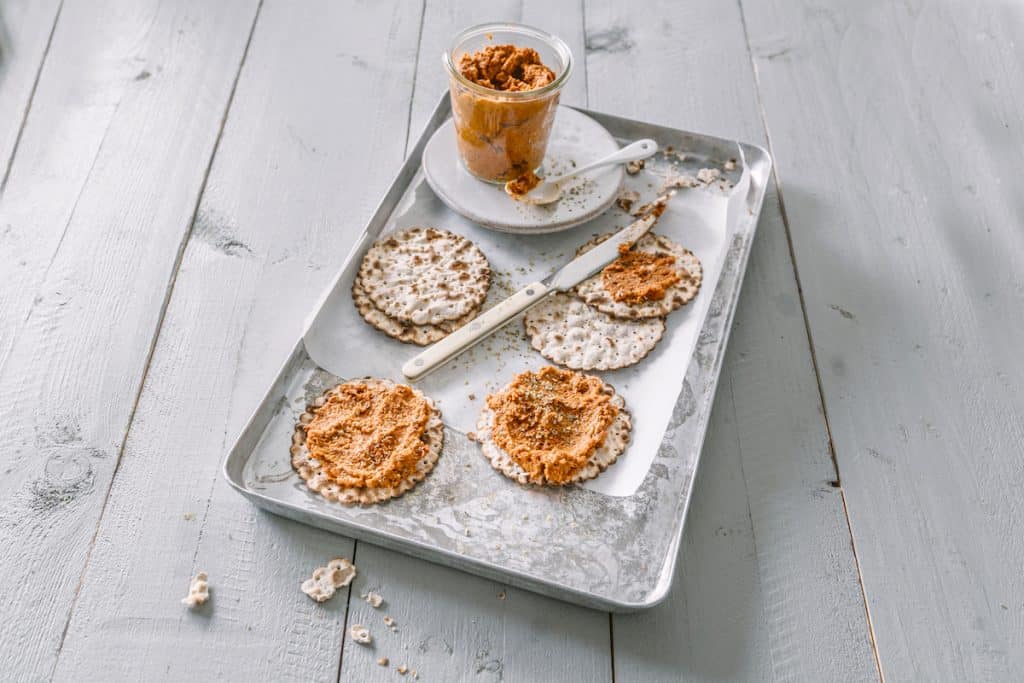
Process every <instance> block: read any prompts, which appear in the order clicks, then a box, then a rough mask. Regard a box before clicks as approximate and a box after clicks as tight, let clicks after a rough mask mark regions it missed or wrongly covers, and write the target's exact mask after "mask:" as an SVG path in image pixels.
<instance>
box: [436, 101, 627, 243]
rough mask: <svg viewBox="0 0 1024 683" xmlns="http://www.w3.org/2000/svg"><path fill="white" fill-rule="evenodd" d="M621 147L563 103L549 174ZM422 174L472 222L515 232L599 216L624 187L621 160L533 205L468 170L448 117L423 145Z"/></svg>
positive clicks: (546, 161) (550, 150) (559, 227)
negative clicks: (559, 194)
mask: <svg viewBox="0 0 1024 683" xmlns="http://www.w3.org/2000/svg"><path fill="white" fill-rule="evenodd" d="M618 149H619V144H618V143H617V142H616V141H615V139H614V138H613V137H612V136H611V134H610V133H609V132H608V131H607V130H605V129H604V128H603V127H602V126H601V125H600V124H599V123H597V122H596V121H594V120H593V119H592V118H590V117H589V116H585V115H583V114H581V113H579V112H578V111H576V110H575V109H570V108H569V107H559V108H558V112H557V114H556V115H555V126H554V128H553V130H552V131H551V140H550V142H549V143H548V153H547V156H546V157H545V158H544V172H545V173H546V174H549V175H550V174H555V175H558V174H561V173H564V172H566V171H568V170H571V169H572V168H573V164H574V163H575V165H576V166H583V165H585V164H588V163H590V162H591V161H595V160H597V159H600V158H601V157H604V156H607V155H609V154H611V153H613V152H615V151H617V150H618ZM423 175H424V177H425V178H426V179H427V183H429V184H430V187H431V189H433V190H434V192H435V193H436V194H437V196H438V197H439V198H440V199H441V201H443V202H444V203H445V204H447V205H448V208H450V209H451V210H452V211H455V212H456V213H459V214H462V215H463V216H465V217H466V218H468V219H469V220H471V221H473V222H474V223H478V224H480V225H482V226H485V227H488V228H491V229H493V230H500V231H501V232H512V233H520V234H525V233H533V234H537V233H545V232H557V231H559V230H565V229H567V228H571V227H572V226H574V225H579V224H580V223H583V222H584V221H588V220H590V219H591V218H594V217H595V216H598V215H600V214H601V213H603V212H604V211H605V209H607V208H608V207H609V206H611V204H612V202H614V201H615V197H616V196H618V194H619V189H620V188H621V187H622V182H623V178H624V177H625V171H624V169H623V168H622V166H621V165H618V166H610V167H605V168H600V169H597V170H595V171H592V172H590V173H588V174H586V176H585V177H582V178H576V179H574V180H572V181H570V182H569V183H567V184H566V185H565V186H564V187H563V190H564V191H563V194H562V198H561V199H560V200H559V201H558V202H556V203H554V204H550V205H548V206H531V205H529V204H524V203H523V202H517V201H516V200H514V199H512V198H511V197H509V196H508V195H507V194H505V189H504V187H502V186H500V185H491V184H490V183H485V182H483V181H482V180H478V179H476V178H474V177H473V176H472V175H470V173H469V171H467V170H466V169H465V168H464V167H463V166H462V162H460V161H459V156H458V152H457V150H456V148H455V126H454V124H453V123H452V120H451V119H448V121H446V122H445V123H444V124H442V125H441V127H440V128H438V129H437V131H435V132H434V135H433V137H431V139H430V142H428V143H427V146H426V147H425V148H424V150H423Z"/></svg>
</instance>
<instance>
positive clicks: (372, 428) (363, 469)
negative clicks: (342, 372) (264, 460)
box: [306, 383, 431, 488]
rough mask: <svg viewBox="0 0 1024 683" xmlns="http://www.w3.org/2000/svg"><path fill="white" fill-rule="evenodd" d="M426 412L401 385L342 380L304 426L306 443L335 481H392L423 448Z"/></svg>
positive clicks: (412, 466) (359, 484) (367, 484)
mask: <svg viewBox="0 0 1024 683" xmlns="http://www.w3.org/2000/svg"><path fill="white" fill-rule="evenodd" d="M430 416H431V407H430V405H429V404H428V403H427V401H426V400H425V399H424V398H423V397H421V396H418V395H417V394H416V393H415V392H414V391H413V390H412V389H411V388H410V387H407V386H405V385H403V384H399V385H394V386H382V385H365V384H359V383H352V384H342V385H341V386H339V387H338V389H337V391H335V392H332V393H331V394H330V396H329V397H328V398H327V401H326V402H325V403H324V405H323V406H321V407H319V408H317V409H316V410H315V411H314V417H313V419H312V421H310V423H309V424H308V425H306V448H307V450H308V451H309V454H310V456H312V457H314V458H316V459H317V460H319V461H320V462H321V463H323V465H324V471H325V472H326V473H327V475H328V476H329V477H330V478H331V479H332V480H333V481H335V482H336V483H337V484H338V485H340V486H344V487H354V488H379V487H388V486H396V485H398V484H399V483H400V482H401V481H403V480H404V479H406V478H407V477H408V476H409V475H411V474H412V473H413V472H415V470H416V463H417V462H419V461H420V459H421V458H422V457H423V456H424V455H426V453H427V444H426V442H424V441H423V439H422V436H423V434H424V431H425V430H426V426H427V421H428V420H429V419H430Z"/></svg>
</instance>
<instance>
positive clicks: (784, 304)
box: [586, 1, 877, 681]
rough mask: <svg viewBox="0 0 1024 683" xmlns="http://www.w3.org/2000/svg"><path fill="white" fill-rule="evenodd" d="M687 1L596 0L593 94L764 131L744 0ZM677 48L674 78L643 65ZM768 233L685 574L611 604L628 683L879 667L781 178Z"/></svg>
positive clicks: (714, 127) (818, 675)
mask: <svg viewBox="0 0 1024 683" xmlns="http://www.w3.org/2000/svg"><path fill="white" fill-rule="evenodd" d="M676 6H677V3H672V2H664V3H660V4H657V5H651V6H650V7H649V9H650V11H648V12H643V13H637V12H634V11H631V10H630V8H629V7H628V6H626V5H624V4H622V3H617V2H608V1H590V2H587V5H586V15H587V29H586V30H587V36H588V44H589V46H590V50H589V51H588V57H587V73H588V75H589V82H590V105H591V106H592V107H593V108H595V109H599V110H602V111H609V112H612V113H616V114H621V115H624V116H633V117H637V118H641V119H648V120H653V121H655V122H657V123H662V124H665V125H669V126H676V127H680V128H687V129H691V130H700V131H709V132H712V133H715V134H719V135H722V136H725V137H733V138H738V139H742V140H748V141H751V142H754V143H758V144H764V142H765V140H764V134H763V131H762V129H761V120H760V112H759V111H758V106H757V96H756V93H755V88H754V75H753V70H752V67H751V64H750V59H749V56H748V54H747V51H746V46H745V39H744V35H743V27H742V24H741V22H740V15H739V8H738V6H737V5H735V4H732V3H697V4H693V5H689V6H688V7H687V9H686V10H685V11H673V10H674V8H676ZM666 18H667V19H666ZM666 20H667V21H668V22H669V25H668V26H666V25H665V22H666ZM666 62H667V63H671V64H675V65H678V68H677V70H676V71H677V73H676V74H675V77H674V79H675V80H674V83H673V86H672V87H671V88H657V89H652V88H651V87H650V86H649V85H647V84H645V83H643V82H642V81H638V80H636V79H632V78H630V75H631V74H635V73H652V72H654V73H656V72H657V71H658V70H659V69H662V68H664V67H663V66H661V65H663V64H664V63H666ZM699 64H714V68H713V69H704V68H692V67H693V66H695V65H699ZM696 93H708V94H709V95H708V96H707V97H695V96H694V94H696ZM756 240H757V241H756V243H755V246H754V250H753V253H752V255H751V262H750V265H749V267H748V273H747V278H746V283H745V284H744V289H743V292H742V294H741V299H740V308H739V311H738V312H737V314H736V319H735V324H734V330H733V333H732V337H731V340H730V342H729V349H728V354H727V359H726V361H725V364H724V369H723V373H722V377H721V379H720V383H719V389H718V395H717V401H716V404H715V407H714V411H713V413H712V422H711V426H710V428H709V434H708V438H707V441H706V444H705V449H704V454H703V462H702V464H701V467H702V469H701V471H700V472H699V474H698V479H697V484H696V491H695V495H694V501H693V507H692V509H691V512H690V515H691V516H690V520H689V524H688V527H687V531H686V535H685V541H684V545H683V547H682V550H681V551H680V565H679V569H678V572H677V574H678V575H677V579H676V580H677V583H676V587H675V589H674V590H673V592H672V594H671V595H670V596H669V598H668V600H667V602H666V603H665V604H663V605H661V606H659V607H656V608H655V609H653V610H650V611H649V612H647V613H645V614H642V615H616V616H615V617H614V618H613V624H614V632H613V635H614V643H615V673H616V680H617V681H651V680H664V681H675V680H680V679H681V678H685V679H687V680H816V681H863V680H870V679H871V678H873V677H875V676H877V673H876V669H875V663H874V656H873V653H872V651H871V643H870V638H869V636H868V629H867V623H866V618H865V614H864V603H863V596H862V595H861V591H860V585H859V583H858V577H857V572H856V564H855V560H854V556H853V552H852V549H851V546H850V542H849V535H848V533H847V532H846V530H845V529H844V528H843V527H844V526H845V525H846V518H845V513H844V510H843V501H842V494H841V492H840V490H839V489H838V488H835V487H833V486H830V485H829V482H830V481H833V480H834V479H835V469H834V466H833V463H832V459H831V456H830V453H829V448H828V433H827V430H826V428H825V424H824V421H823V420H822V419H821V413H820V402H819V400H818V392H817V388H816V383H815V377H814V369H813V366H812V362H811V356H810V353H809V350H808V347H807V344H806V333H805V330H804V323H803V316H802V313H801V310H800V301H799V297H798V295H797V290H796V283H795V280H794V275H793V268H792V263H791V262H790V259H789V251H788V246H787V243H786V235H785V231H784V227H783V225H782V221H781V217H780V212H779V206H778V201H777V197H776V195H775V193H774V192H771V193H770V194H769V196H768V198H767V200H766V202H765V207H764V210H763V211H762V219H761V222H760V225H759V227H758V235H757V238H756ZM780 396H786V397H787V399H786V400H779V397H780ZM796 557H799V558H800V561H795V560H794V558H796Z"/></svg>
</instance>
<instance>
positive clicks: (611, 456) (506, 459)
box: [471, 383, 633, 486]
mask: <svg viewBox="0 0 1024 683" xmlns="http://www.w3.org/2000/svg"><path fill="white" fill-rule="evenodd" d="M604 392H605V393H606V394H610V395H611V397H612V398H611V402H612V404H613V405H615V406H618V408H619V413H618V415H616V416H615V420H614V421H612V423H611V424H610V425H609V426H608V433H607V434H606V435H605V438H604V442H603V443H602V444H601V445H600V446H598V447H597V448H596V449H594V452H593V454H591V456H590V460H588V461H587V464H585V465H584V466H583V467H581V468H580V469H579V471H577V472H576V474H575V475H574V476H573V478H572V479H571V480H569V481H567V482H565V483H552V482H549V481H547V480H546V479H542V480H541V481H532V480H531V479H530V475H529V474H527V472H526V470H524V469H523V468H522V467H520V466H519V464H518V463H517V462H516V461H515V460H513V459H512V456H510V455H509V454H508V453H507V452H505V450H504V449H502V448H501V446H499V445H498V444H496V443H495V442H494V436H493V434H492V429H493V427H494V411H493V410H491V408H490V407H489V406H488V405H487V402H486V401H485V402H484V407H483V409H482V410H481V411H480V416H479V417H478V418H477V423H476V433H475V434H472V435H471V436H472V437H473V439H474V440H475V441H477V442H479V443H480V449H481V450H482V451H483V454H484V457H485V458H487V459H488V460H489V461H490V463H491V466H492V467H493V468H494V469H496V470H498V471H499V472H501V473H502V474H504V475H505V476H506V477H508V478H509V479H511V480H513V481H516V482H518V483H520V484H536V485H538V486H544V485H547V486H568V485H569V484H578V483H580V482H583V481H587V480H588V479H593V478H594V477H596V476H597V475H599V474H601V473H602V472H604V471H605V470H606V469H608V468H609V467H610V466H611V465H613V464H614V463H615V461H616V460H618V458H619V456H620V455H622V452H623V451H625V450H626V446H628V445H629V433H630V430H631V429H632V427H633V421H632V419H631V418H630V415H629V411H628V410H626V401H625V400H624V399H623V398H622V397H621V396H619V395H618V394H617V393H615V389H614V388H612V386H611V385H610V384H607V383H605V385H604Z"/></svg>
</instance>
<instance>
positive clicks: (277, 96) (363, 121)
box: [0, 0, 1024, 682]
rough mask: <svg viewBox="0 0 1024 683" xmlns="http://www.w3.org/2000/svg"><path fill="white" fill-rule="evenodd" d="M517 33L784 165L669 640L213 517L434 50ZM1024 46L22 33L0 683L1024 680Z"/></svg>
mask: <svg viewBox="0 0 1024 683" xmlns="http://www.w3.org/2000/svg"><path fill="white" fill-rule="evenodd" d="M494 19H511V20H518V21H523V22H526V23H531V24H536V25H540V26H543V27H545V28H547V29H548V30H551V31H553V32H555V33H558V34H560V35H561V36H563V37H564V38H566V39H567V40H568V42H569V43H570V45H571V46H572V48H573V50H574V52H575V54H576V55H577V57H578V58H579V66H580V69H579V71H578V72H577V74H576V76H575V77H574V79H573V81H572V83H571V84H570V86H569V92H568V96H567V100H568V101H569V103H577V104H585V105H587V106H589V107H591V108H594V109H599V110H604V111H608V112H611V113H616V114H624V115H629V116H635V117H637V118H642V119H646V120H650V121H654V122H658V123H664V124H667V125H671V126H676V127H681V128H690V129H694V130H700V131H706V132H709V133H714V134H718V135H723V136H731V137H738V138H741V139H744V140H749V141H752V142H756V143H760V144H765V145H769V146H770V149H771V151H772V153H773V155H774V157H775V160H776V163H777V174H776V177H775V183H774V184H773V187H772V189H771V193H770V196H769V198H768V201H767V203H766V207H765V211H764V215H763V218H762V221H761V225H760V230H759V234H758V238H757V243H756V245H755V247H754V254H753V257H752V262H751V266H750V272H749V273H748V276H747V280H746V285H745V290H744V293H743V296H742V299H741V305H740V310H739V312H738V314H737V316H736V323H735V330H734V332H733V336H732V341H731V343H730V349H729V354H728V359H727V361H726V364H725V370H724V375H723V377H722V381H721V383H720V389H719V392H718V397H717V403H716V405H715V411H714V418H713V420H712V426H711V430H710V434H709V437H708V442H707V446H706V452H705V454H704V463H703V469H702V470H701V472H700V475H699V480H698V482H697V489H696V498H695V500H694V504H693V507H692V510H691V514H690V520H689V526H688V529H687V533H686V539H685V544H684V547H683V549H682V556H681V560H680V563H679V574H678V576H677V579H676V584H675V589H674V590H673V592H672V594H671V596H670V597H669V599H668V600H667V601H666V602H665V603H664V604H663V605H661V606H659V607H657V608H655V609H653V610H651V611H649V612H646V613H643V614H638V615H629V616H618V615H616V616H610V615H608V614H605V613H600V612H594V611H590V610H586V609H582V608H575V607H572V606H568V605H565V604H561V603H557V602H554V601H551V600H547V599H544V598H540V597H537V596H535V595H532V594H529V593H526V592H522V591H519V590H513V589H509V588H507V587H504V586H501V585H498V584H495V583H493V582H490V581H485V580H482V579H478V578H475V577H472V576H469V575H465V574H461V573H458V572H455V571H453V570H448V569H445V568H441V567H438V566H434V565H431V564H427V563H424V562H421V561H416V560H411V559H408V558H406V557H404V556H401V555H397V554H394V553H391V552H388V551H385V550H382V549H379V548H376V547H373V546H370V545H367V544H363V543H359V544H357V543H354V542H353V541H351V540H348V539H345V538H341V537H337V536H333V535H330V534H327V533H325V532H320V531H317V530H314V529H310V528H306V527H303V526H301V525H297V524H294V523H291V522H288V521H284V520H282V519H279V518H276V517H274V516H271V515H268V514H264V513H262V512H258V511H257V510H255V509H254V508H253V507H252V506H251V505H250V504H249V503H248V502H246V501H245V500H244V499H242V498H241V497H240V496H238V495H237V494H235V493H234V492H233V491H231V490H230V489H229V488H228V486H227V484H226V483H225V482H224V481H223V480H222V479H221V477H220V473H219V469H220V463H221V459H222V457H223V455H224V452H225V450H226V448H227V446H228V445H229V444H230V442H231V440H232V439H233V437H234V436H235V435H236V434H237V432H238V431H239V429H240V428H241V426H242V423H243V421H244V420H245V419H246V417H247V415H248V414H249V412H250V411H251V410H252V408H253V407H254V405H255V403H256V401H257V400H258V398H259V396H261V394H262V392H263V391H264V389H265V388H266V386H267V385H268V383H269V381H270V379H271V377H272V375H273V374H274V372H275V371H276V369H277V367H278V365H279V363H280V362H281V360H282V359H283V358H284V356H285V354H286V352H287V351H288V350H290V348H291V345H292V343H293V341H294V339H295V337H296V335H297V334H298V333H299V330H300V326H301V322H302V320H303V318H304V317H305V315H306V314H307V312H308V309H309V307H310V305H311V303H312V297H314V296H316V295H317V294H318V293H319V292H320V291H321V290H322V289H323V288H324V286H325V285H326V284H327V283H328V281H329V280H330V279H331V277H332V275H333V272H334V271H335V269H336V268H337V267H338V266H339V265H340V263H341V260H342V258H343V257H344V255H345V254H346V253H347V251H348V248H349V247H350V245H351V243H352V241H353V240H354V238H355V236H356V235H357V234H358V232H359V230H360V229H361V226H362V225H363V223H364V222H365V220H366V219H367V218H368V216H369V214H370V212H371V210H372V208H373V207H374V205H375V204H376V202H377V199H378V197H379V195H380V194H381V192H382V191H383V189H384V188H385V187H386V185H387V183H388V182H389V181H390V178H391V176H392V174H393V172H394V171H395V169H396V168H397V165H398V164H399V162H400V161H401V160H402V158H403V156H404V154H405V152H406V151H407V149H409V147H410V145H411V141H413V140H415V137H416V135H417V134H418V131H419V129H420V127H421V126H422V124H423V122H424V120H425V117H426V115H427V113H428V112H429V111H430V108H431V107H432V105H433V103H434V102H435V101H436V98H437V97H438V94H439V93H440V92H441V90H442V89H443V87H444V77H443V74H442V71H441V64H440V54H441V50H442V47H443V46H444V45H445V44H446V43H447V41H448V39H449V37H450V36H452V35H453V34H454V33H455V32H456V31H457V30H458V29H460V28H462V27H465V26H467V25H470V24H473V23H478V22H481V21H485V20H494ZM1022 44H1024V5H1020V4H1019V3H1011V2H1007V1H1003V2H978V3H968V2H918V1H916V0H910V1H909V2H899V3H895V2H856V3H854V2H843V1H841V0H803V1H801V0H739V2H736V1H732V0H727V1H723V2H715V1H708V0H703V1H692V2H690V1H687V2H673V1H671V0H658V1H656V2H646V3H642V4H641V3H626V2H621V1H617V0H582V1H581V0H572V1H571V2H564V3H563V2H556V1H555V0H544V1H541V0H493V1H492V2H488V3H479V2H477V3H470V2H462V3H458V2H445V1H441V0H425V1H421V0H416V1H409V2H405V1H399V0H388V1H384V2H382V1H375V2H370V1H369V0H366V1H363V2H358V1H353V0H346V1H344V2H332V1H328V0H321V1H319V2H303V3H298V2H296V3H289V2H285V1H283V0H230V1H226V2H202V1H200V0H194V1H193V2H188V1H184V0H180V1H176V2H170V1H165V2H160V1H159V0H63V1H61V0H0V472H2V479H0V481H2V484H3V485H2V487H0V576H2V577H3V579H2V581H0V615H2V619H0V678H2V679H3V680H12V681H14V680H17V681H26V680H28V681H32V680H49V679H58V680H62V681H64V680H68V681H94V680H97V681H98V680H103V681H110V680H131V681H135V680H157V679H169V680H190V681H194V680H210V679H214V678H225V679H230V680H274V681H281V680H300V681H311V680H317V681H320V680H327V681H333V680H337V679H339V678H340V679H341V680H352V681H369V680H385V681H386V680H402V677H401V676H400V675H399V674H398V673H397V672H396V671H395V666H397V665H399V664H406V665H407V666H408V667H409V668H410V669H415V670H416V671H417V672H418V675H419V678H420V680H425V681H426V680H432V681H442V680H443V681H452V680H481V681H493V680H506V681H531V682H532V681H560V682H565V681H577V680H579V681H609V680H615V681H676V680H698V681H740V680H758V681H759V680H807V681H833V680H834V681H864V680H876V679H879V678H885V679H887V680H889V681H904V680H922V681H1014V680H1022V679H1024V571H1022V569H1021V568H1022V566H1024V534H1022V532H1021V529H1022V528H1024V527H1022V523H1024V504H1022V502H1021V500H1022V499H1021V493H1020V492H1021V490H1022V489H1024V457H1022V455H1024V447H1022V443H1024V362H1022V361H1021V351H1022V350H1024V228H1022V226H1024V199H1022V193H1021V180H1020V178H1021V175H1022V173H1024V57H1022V52H1021V45H1022ZM335 555H344V556H348V557H352V558H354V561H355V563H356V564H357V565H358V567H359V570H360V575H359V578H358V579H357V580H356V582H355V583H354V584H353V586H352V588H351V592H350V593H349V594H342V595H339V596H336V597H335V598H334V599H333V600H332V601H330V602H328V603H325V604H324V605H316V604H314V603H312V602H311V601H310V600H309V599H308V598H306V596H304V595H303V594H302V593H300V592H299V591H298V589H297V586H298V582H299V581H300V579H301V578H303V577H304V576H306V575H308V573H309V572H310V570H311V569H312V568H313V567H316V566H318V565H319V564H322V563H323V562H324V561H325V560H326V559H328V558H330V557H333V556H335ZM197 569H204V570H206V571H207V572H208V573H209V575H210V579H211V583H212V586H213V598H212V602H211V604H210V605H209V606H207V607H206V608H204V609H201V610H198V611H197V612H193V613H190V612H188V611H186V610H185V609H184V608H183V606H182V605H181V604H180V603H179V600H180V598H181V597H182V596H183V595H184V593H185V592H186V589H187V585H188V580H189V577H190V576H191V575H192V574H193V573H194V572H195V571H196V570H197ZM369 588H374V589H376V590H378V591H379V592H380V593H382V594H383V595H384V596H385V598H386V601H387V602H386V605H385V608H384V609H385V611H386V612H387V613H388V614H390V615H391V616H393V617H394V618H395V619H396V620H397V622H398V626H399V628H398V631H397V633H393V634H392V633H386V632H385V631H384V630H383V629H377V632H378V637H377V641H378V642H377V645H376V649H373V650H371V649H367V648H365V647H361V646H358V645H356V644H354V643H352V642H351V641H348V640H347V639H346V638H345V636H344V632H345V629H346V624H349V625H351V624H353V623H360V622H362V623H371V624H372V623H376V621H375V620H378V619H379V618H380V614H379V613H377V612H375V611H374V610H372V609H371V608H369V606H368V605H366V603H364V602H363V601H361V600H360V599H359V594H360V593H362V592H364V591H365V590H367V589H369ZM501 596H504V597H501ZM380 656H387V657H389V658H390V660H391V667H390V669H384V668H382V667H379V666H377V664H376V660H377V658H378V657H380ZM409 676H411V673H410V674H409Z"/></svg>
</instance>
